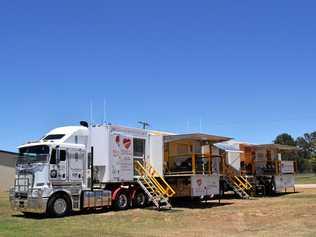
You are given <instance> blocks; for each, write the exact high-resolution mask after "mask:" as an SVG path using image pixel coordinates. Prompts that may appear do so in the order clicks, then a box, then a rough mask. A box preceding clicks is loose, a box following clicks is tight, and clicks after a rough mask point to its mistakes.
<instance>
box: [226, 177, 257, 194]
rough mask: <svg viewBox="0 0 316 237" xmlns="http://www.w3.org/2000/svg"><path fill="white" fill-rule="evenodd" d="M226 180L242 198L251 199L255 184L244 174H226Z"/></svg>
mask: <svg viewBox="0 0 316 237" xmlns="http://www.w3.org/2000/svg"><path fill="white" fill-rule="evenodd" d="M224 180H225V181H226V183H227V184H228V185H229V186H230V187H231V188H232V189H233V191H234V192H235V193H236V194H237V195H238V196H239V197H241V198H244V199H249V198H250V193H252V191H253V186H252V185H251V184H250V183H249V182H248V180H247V179H246V178H244V177H243V176H225V177H224Z"/></svg>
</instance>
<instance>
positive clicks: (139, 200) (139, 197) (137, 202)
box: [133, 191, 147, 208]
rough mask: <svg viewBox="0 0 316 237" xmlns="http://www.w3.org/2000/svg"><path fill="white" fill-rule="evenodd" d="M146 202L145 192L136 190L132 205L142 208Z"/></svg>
mask: <svg viewBox="0 0 316 237" xmlns="http://www.w3.org/2000/svg"><path fill="white" fill-rule="evenodd" d="M146 204H147V197H146V194H145V193H144V192H142V191H139V192H137V193H136V194H135V197H134V200H133V206H134V207H139V208H143V207H145V206H146Z"/></svg>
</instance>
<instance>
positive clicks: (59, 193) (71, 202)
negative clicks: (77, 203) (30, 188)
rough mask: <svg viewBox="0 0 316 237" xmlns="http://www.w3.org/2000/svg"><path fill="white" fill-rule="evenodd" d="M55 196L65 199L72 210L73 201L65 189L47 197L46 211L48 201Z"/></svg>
mask: <svg viewBox="0 0 316 237" xmlns="http://www.w3.org/2000/svg"><path fill="white" fill-rule="evenodd" d="M56 196H64V197H65V198H66V199H67V201H68V202H69V205H70V209H71V210H72V204H73V201H72V198H71V193H70V192H69V191H68V190H65V189H58V190H55V191H54V192H52V193H51V195H50V196H49V197H48V201H47V207H46V210H48V204H49V201H50V200H51V199H52V198H54V197H56Z"/></svg>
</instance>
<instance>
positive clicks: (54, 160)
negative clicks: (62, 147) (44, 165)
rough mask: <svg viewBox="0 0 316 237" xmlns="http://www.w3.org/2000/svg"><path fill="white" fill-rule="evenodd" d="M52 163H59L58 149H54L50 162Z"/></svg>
mask: <svg viewBox="0 0 316 237" xmlns="http://www.w3.org/2000/svg"><path fill="white" fill-rule="evenodd" d="M49 163H50V164H51V165H57V151H56V149H52V153H51V157H50V162H49Z"/></svg>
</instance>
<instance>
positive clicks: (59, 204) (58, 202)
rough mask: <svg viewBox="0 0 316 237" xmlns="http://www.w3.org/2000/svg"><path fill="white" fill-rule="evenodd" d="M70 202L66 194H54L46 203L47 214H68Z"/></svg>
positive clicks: (52, 215) (58, 215)
mask: <svg viewBox="0 0 316 237" xmlns="http://www.w3.org/2000/svg"><path fill="white" fill-rule="evenodd" d="M70 209H71V204H70V200H69V198H68V197H67V196H66V195H62V194H59V195H55V196H53V197H51V198H50V199H49V201H48V204H47V214H48V216H50V217H57V218H58V217H64V216H68V215H70Z"/></svg>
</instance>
